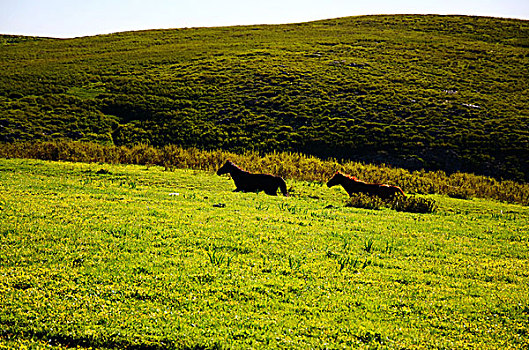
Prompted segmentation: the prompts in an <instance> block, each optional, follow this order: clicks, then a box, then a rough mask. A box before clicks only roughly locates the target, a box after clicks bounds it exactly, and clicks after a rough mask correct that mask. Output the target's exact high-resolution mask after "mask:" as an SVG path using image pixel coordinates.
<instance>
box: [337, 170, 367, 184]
mask: <svg viewBox="0 0 529 350" xmlns="http://www.w3.org/2000/svg"><path fill="white" fill-rule="evenodd" d="M336 174H340V175H342V176H343V177H345V178H347V179H349V180H353V181H360V180H358V179H357V178H356V176H351V175H347V174H344V173H342V172H341V171H337V172H336ZM361 182H363V181H361Z"/></svg>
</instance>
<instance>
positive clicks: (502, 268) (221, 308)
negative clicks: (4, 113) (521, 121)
mask: <svg viewBox="0 0 529 350" xmlns="http://www.w3.org/2000/svg"><path fill="white" fill-rule="evenodd" d="M101 170H103V171H101ZM0 174H1V176H0V245H1V252H2V254H1V256H0V263H1V264H0V292H1V295H2V296H3V297H2V300H0V307H1V309H2V312H1V313H0V324H2V333H0V344H2V345H6V346H10V347H17V346H22V345H24V344H26V345H28V346H38V345H39V344H40V345H42V344H48V343H51V344H52V345H56V346H57V347H66V346H69V347H71V346H74V345H82V346H86V347H89V346H90V347H118V348H132V347H135V346H138V347H152V348H181V347H206V348H209V347H216V346H217V347H243V348H247V347H260V348H266V347H305V348H306V347H317V348H319V347H326V346H328V347H362V346H364V347H368V346H371V347H389V348H394V347H404V348H413V347H430V348H431V347H434V348H443V347H445V348H461V347H470V348H477V347H479V348H491V349H501V348H506V347H507V348H524V347H526V346H527V345H528V343H527V337H526V334H527V330H528V329H527V324H528V322H527V321H528V307H529V303H528V302H529V299H528V297H527V296H528V295H529V293H528V292H529V290H528V276H527V273H526V271H527V270H528V267H529V266H528V263H527V262H528V258H529V256H528V254H529V253H528V250H527V245H528V236H527V226H528V223H529V210H528V208H527V207H523V206H519V205H512V204H505V203H499V202H492V201H487V200H480V199H474V200H461V199H454V198H450V197H447V196H440V195H433V196H428V198H432V199H435V201H436V203H438V209H437V210H436V211H435V212H434V213H430V214H414V213H407V212H397V211H394V210H390V209H387V208H382V209H380V210H367V209H359V208H350V207H346V206H345V204H346V201H347V195H346V194H345V193H344V192H340V191H339V190H338V189H336V190H335V189H334V188H333V189H328V188H327V187H325V186H322V185H318V184H316V185H315V184H312V183H308V182H297V181H291V180H287V182H288V184H289V187H292V188H293V189H296V190H297V191H298V193H299V194H298V195H296V196H291V197H287V198H285V197H282V196H281V197H272V196H266V195H264V194H262V193H260V194H251V193H250V194H243V193H234V192H232V190H233V189H234V186H233V182H232V181H231V180H230V179H229V178H227V177H224V176H223V177H221V176H217V175H214V174H213V173H212V172H207V171H195V170H179V169H176V170H174V171H164V170H163V167H156V166H153V167H148V168H147V167H145V166H124V165H119V166H118V165H114V166H111V165H104V164H82V163H68V162H61V163H53V162H44V161H35V160H16V159H12V160H6V159H1V160H0ZM218 204H223V205H224V206H221V205H218Z"/></svg>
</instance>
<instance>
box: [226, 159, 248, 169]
mask: <svg viewBox="0 0 529 350" xmlns="http://www.w3.org/2000/svg"><path fill="white" fill-rule="evenodd" d="M227 162H228V163H229V164H230V165H231V166H232V167H234V168H235V169H238V170H240V171H246V170H244V169H243V168H241V167H240V166H238V165H237V164H235V163H234V162H232V161H231V160H229V159H228V160H227Z"/></svg>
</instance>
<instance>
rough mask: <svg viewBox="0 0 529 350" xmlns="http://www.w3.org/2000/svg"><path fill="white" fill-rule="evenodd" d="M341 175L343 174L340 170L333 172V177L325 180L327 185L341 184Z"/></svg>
mask: <svg viewBox="0 0 529 350" xmlns="http://www.w3.org/2000/svg"><path fill="white" fill-rule="evenodd" d="M343 177H344V175H343V174H342V173H341V172H339V171H337V172H335V173H334V175H333V177H332V178H331V179H330V180H329V181H327V187H332V186H336V185H339V184H341V183H342V179H343Z"/></svg>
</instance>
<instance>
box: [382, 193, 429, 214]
mask: <svg viewBox="0 0 529 350" xmlns="http://www.w3.org/2000/svg"><path fill="white" fill-rule="evenodd" d="M391 209H394V210H396V211H405V212H409V213H433V212H434V211H435V210H436V209H437V203H436V202H435V200H433V199H430V198H423V197H417V196H407V197H400V198H397V199H395V200H394V201H393V202H392V203H391Z"/></svg>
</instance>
